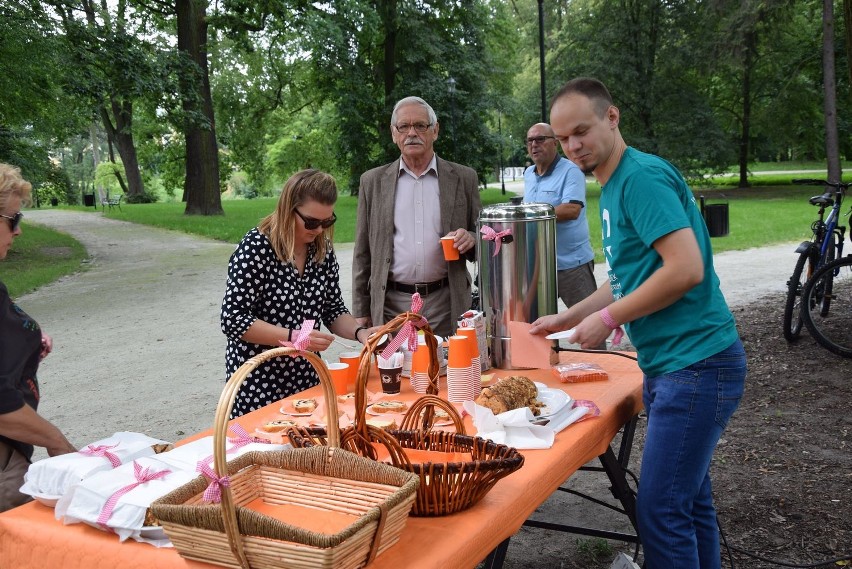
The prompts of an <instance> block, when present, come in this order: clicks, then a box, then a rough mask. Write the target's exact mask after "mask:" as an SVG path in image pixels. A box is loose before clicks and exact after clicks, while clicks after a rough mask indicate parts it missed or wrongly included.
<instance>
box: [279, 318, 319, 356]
mask: <svg viewBox="0 0 852 569" xmlns="http://www.w3.org/2000/svg"><path fill="white" fill-rule="evenodd" d="M314 322H315V320H305V321H304V322H302V327H301V328H299V331H298V332H297V333H296V339H294V340H291V341H290V342H285V341H282V342H280V343H281V345H282V346H286V347H288V348H296V349H297V350H299V351H302V352H304V351H305V350H307V349H308V346H310V345H311V331H312V330H313V329H314ZM290 335H291V336H292V332H291V333H290Z"/></svg>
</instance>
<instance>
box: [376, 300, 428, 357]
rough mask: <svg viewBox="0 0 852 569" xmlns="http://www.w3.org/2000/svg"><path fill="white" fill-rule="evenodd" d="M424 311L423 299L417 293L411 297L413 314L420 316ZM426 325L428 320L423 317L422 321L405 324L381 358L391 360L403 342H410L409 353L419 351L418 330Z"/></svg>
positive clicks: (411, 321)
mask: <svg viewBox="0 0 852 569" xmlns="http://www.w3.org/2000/svg"><path fill="white" fill-rule="evenodd" d="M422 309H423V299H422V298H421V297H420V293H419V292H415V293H414V294H413V295H411V312H415V313H417V314H420V311H421V310H422ZM426 324H427V322H426V319H425V318H423V317H422V316H421V317H420V320H409V321H408V322H406V323H405V324H403V325H402V328H400V329H399V332H397V334H396V336H394V337H393V340H391V341H390V342H388V345H387V346H385V349H384V351H382V353H381V356H382V357H383V358H385V359H389V358H390V357H391V354H393V353H394V352H395V351H397V350H398V349H399V347H400V346H402V344H403V342H406V341H407V342H408V351H409V352H413V351H415V350H416V349H417V329H419V328H422V327H423V326H425V325H426Z"/></svg>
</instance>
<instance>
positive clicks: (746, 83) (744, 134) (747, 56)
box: [738, 30, 757, 188]
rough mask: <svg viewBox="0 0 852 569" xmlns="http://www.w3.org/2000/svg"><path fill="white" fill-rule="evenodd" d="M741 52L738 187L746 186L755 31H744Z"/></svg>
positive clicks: (755, 45)
mask: <svg viewBox="0 0 852 569" xmlns="http://www.w3.org/2000/svg"><path fill="white" fill-rule="evenodd" d="M744 47H745V50H744V52H745V53H744V54H743V85H742V87H743V90H742V98H743V118H742V124H741V125H740V152H739V165H740V183H739V184H738V186H739V187H740V188H748V187H749V186H750V185H751V184H750V183H749V181H748V158H749V138H750V137H751V74H752V72H753V70H754V52H755V50H756V49H757V32H755V31H754V30H749V31H748V32H746V36H745V42H744Z"/></svg>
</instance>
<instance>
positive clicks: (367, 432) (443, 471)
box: [289, 312, 524, 516]
mask: <svg viewBox="0 0 852 569" xmlns="http://www.w3.org/2000/svg"><path fill="white" fill-rule="evenodd" d="M420 319H421V316H420V315H419V314H416V313H413V312H405V313H403V314H400V315H399V316H397V317H396V318H394V319H393V320H391V321H390V322H388V323H387V324H386V325H385V326H383V327H382V328H381V329H380V330H379V331H378V332H377V333H375V334H374V335H373V336H371V338H370V339H369V340H368V341H367V343H366V344H365V345H364V348H363V350H362V351H361V361H360V365H359V367H358V382H357V386H356V389H355V417H354V421H353V425H352V426H351V427H348V428H347V429H345V430H344V431H343V434H342V437H341V444H342V447H343V448H345V449H347V450H351V451H352V452H355V453H357V454H359V455H361V456H365V457H369V458H373V459H375V458H377V457H378V453H377V446H378V445H381V446H384V447H385V449H386V450H387V453H388V456H389V459H390V461H391V463H392V464H393V465H394V466H396V467H397V468H401V469H403V470H405V471H407V472H411V473H413V474H416V475H417V477H418V479H419V481H420V484H419V486H418V490H417V498H416V501H415V503H414V507H413V509H412V512H411V513H412V515H416V516H443V515H447V514H452V513H454V512H458V511H461V510H464V509H466V508H469V507H470V506H472V505H474V504H475V503H476V502H478V501H479V500H480V499H481V498H482V497H483V496H484V495H485V494H486V493H488V491H489V490H490V489H491V488H492V487H493V486H494V484H496V483H497V482H498V481H499V480H500V479H501V478H503V477H504V476H507V475H508V474H511V473H512V472H514V471H515V470H517V469H519V468H520V467H521V466H523V463H524V457H523V455H521V453H519V452H518V451H517V450H516V449H514V448H511V447H507V446H506V445H500V444H496V443H494V442H492V441H489V440H486V439H482V438H479V437H472V436H467V435H466V434H465V429H464V423H463V422H462V419H461V417H460V416H459V414H458V412H457V411H456V409H455V407H454V406H453V405H452V404H451V403H449V402H447V401H445V400H443V399H441V398H439V397H438V396H437V394H438V373H439V369H440V368H439V366H438V357H437V353H438V351H437V347H438V345H437V341H436V340H435V335H434V334H433V333H432V329H431V328H430V327H429V325H428V324H426V325H424V326H422V327H421V328H420V329H421V330H423V331H424V332H425V335H426V347H427V348H428V349H429V351H430V362H429V380H430V383H429V387H428V389H427V395H424V396H423V397H421V398H419V399H418V400H417V401H415V402H414V403H413V404H412V405H411V407H410V408H409V410H408V412H407V413H406V415H405V417H404V418H403V421H402V425H401V427H402V428H401V429H398V430H388V431H385V430H383V429H379V428H376V427H373V426H371V425H368V424H367V421H366V408H367V396H366V394H367V378H368V376H369V373H370V358H371V357H372V355H373V354H374V353H378V352H380V349H379V340H380V339H381V337H382V336H383V335H384V334H385V333H392V332H395V331H397V330H398V329H400V328H401V327H402V326H403V325H404V324H405V323H406V322H416V321H419V320H420ZM422 348H423V346H420V349H422ZM436 408H442V409H444V410H445V411H446V412H447V414H448V415H449V416H450V419H451V420H452V421H453V423H454V425H455V427H456V432H455V433H449V432H445V431H437V430H433V426H434V424H435V409H436ZM334 430H335V429H331V431H332V432H329V437H330V436H331V435H332V434H333V431H334ZM289 435H290V441H291V442H292V443H293V446H295V447H308V446H312V445H315V444H324V443H325V442H326V439H325V432H324V431H323V430H312V431H301V432H296V431H290V433H289Z"/></svg>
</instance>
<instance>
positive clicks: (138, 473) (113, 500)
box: [97, 460, 172, 530]
mask: <svg viewBox="0 0 852 569" xmlns="http://www.w3.org/2000/svg"><path fill="white" fill-rule="evenodd" d="M171 473H172V471H171V470H169V469H166V470H159V471H156V472H151V469H150V468H142V466H140V465H139V463H138V462H136V461H135V460H134V461H133V476H134V477H135V478H136V482H134V483H133V484H128V485H127V486H125V487H124V488H120V489H118V490H116V491H115V492H114V493H113V495H112V496H110V497H109V499H108V500H107V501H106V504H104V507H103V509H102V510H101V513H100V515H99V516H98V520H97V522H98V525H99V526H101V527H102V528H104V529H106V530H109V529H110V528H109V526H108V525H107V522H108V521H109V519H110V518H111V517H112V512H113V510H114V509H115V506H116V504H118V500H119V499H120V498H121V497H122V496H124V495H125V494H127V493H128V492H130V491H131V490H133V489H134V488H136V487H138V486H142V485H143V484H145V483H146V482H150V481H152V480H157V479H160V478H163V477H164V476H166V475H168V474H171Z"/></svg>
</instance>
